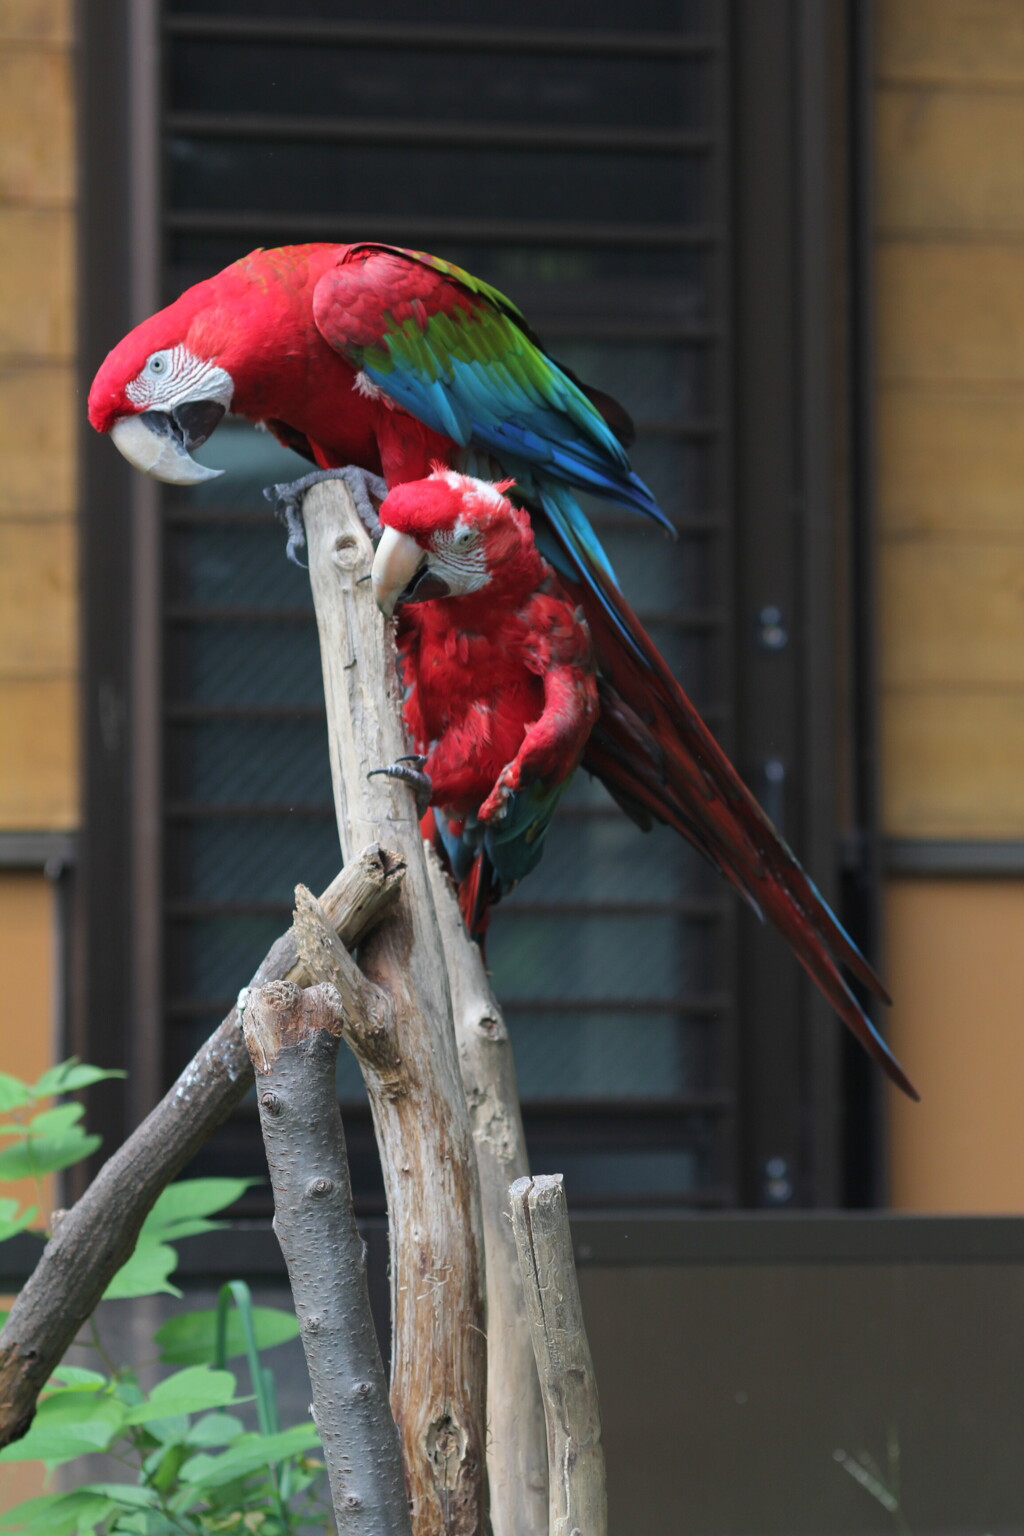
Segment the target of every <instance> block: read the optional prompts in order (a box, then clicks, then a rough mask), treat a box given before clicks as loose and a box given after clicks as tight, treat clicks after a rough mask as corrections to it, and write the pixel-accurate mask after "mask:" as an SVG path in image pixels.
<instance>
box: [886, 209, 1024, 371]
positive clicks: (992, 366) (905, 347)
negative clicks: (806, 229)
mask: <svg viewBox="0 0 1024 1536" xmlns="http://www.w3.org/2000/svg"><path fill="white" fill-rule="evenodd" d="M875 291H876V293H877V303H876V307H877V311H878V321H877V334H878V346H877V351H878V376H879V378H880V380H881V382H882V383H883V384H893V383H897V382H900V383H907V382H909V381H911V380H915V381H917V382H919V383H922V384H929V385H948V384H950V383H952V382H954V381H957V382H960V383H963V384H970V385H974V386H977V385H985V386H987V385H991V384H1000V385H1003V386H1007V385H1008V386H1011V387H1015V388H1018V389H1019V388H1020V386H1021V384H1024V245H1022V244H1021V242H1020V241H1019V240H1010V239H1007V240H1003V241H999V240H997V239H993V240H991V241H989V240H985V241H982V240H977V241H973V240H970V241H961V242H957V243H955V244H954V243H950V244H948V245H947V244H940V243H938V242H936V241H932V240H909V239H902V240H899V239H897V240H881V241H879V242H878V243H877V245H876V256H875ZM939 316H941V317H942V318H941V321H940V320H939V318H938V317H939Z"/></svg>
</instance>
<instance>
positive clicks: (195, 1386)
mask: <svg viewBox="0 0 1024 1536" xmlns="http://www.w3.org/2000/svg"><path fill="white" fill-rule="evenodd" d="M234 1396H235V1378H234V1376H233V1375H232V1374H231V1372H230V1371H211V1370H210V1368H209V1366H207V1365H190V1366H189V1367H188V1368H187V1369H186V1370H184V1371H175V1373H174V1375H173V1376H168V1377H167V1380H166V1381H161V1382H160V1383H159V1385H157V1386H155V1387H154V1388H153V1390H152V1392H151V1393H150V1394H149V1400H148V1402H144V1403H140V1404H139V1405H138V1407H137V1408H131V1409H129V1411H128V1415H127V1418H126V1420H125V1422H126V1423H127V1424H145V1423H146V1422H147V1420H149V1419H167V1418H171V1417H172V1416H173V1415H175V1414H179V1413H202V1412H203V1411H204V1410H205V1409H207V1408H222V1407H223V1406H224V1404H225V1403H230V1402H231V1401H232V1400H233V1399H234Z"/></svg>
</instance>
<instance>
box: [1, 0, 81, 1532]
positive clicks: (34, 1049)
mask: <svg viewBox="0 0 1024 1536" xmlns="http://www.w3.org/2000/svg"><path fill="white" fill-rule="evenodd" d="M71 41H72V40H71V0H0V722H2V725H0V842H2V835H3V834H4V833H10V832H23V831H32V832H50V831H63V830H67V829H71V828H73V827H74V826H75V823H76V819H77V815H78V810H77V785H76V754H77V741H76V725H75V688H76V676H75V668H76V658H75V624H76V612H75V541H74V531H75V525H74V514H75V490H74V486H75V464H74V454H75V424H74V423H75V411H76V403H75V383H74V376H73V349H74V308H73V305H74V285H73V262H74V216H75V215H74V196H75V188H74V140H73V99H72V46H71ZM54 971H55V931H54V900H53V892H52V890H51V888H50V884H49V881H48V880H47V879H46V877H45V876H44V875H43V873H42V871H41V870H31V869H16V870H15V869H9V868H6V869H5V868H3V867H0V974H2V975H3V976H4V978H5V982H4V989H3V994H2V999H0V1070H2V1071H5V1072H13V1073H15V1074H16V1075H17V1076H19V1077H26V1078H29V1079H32V1078H35V1077H38V1076H39V1074H40V1073H41V1072H43V1071H44V1070H45V1068H46V1067H47V1066H48V1065H49V1064H50V1063H51V1062H52V1061H53V1059H54V1048H55V1038H54V1027H53V1026H54V1012H55V1007H56V998H55V986H54V980H55V977H54ZM3 1192H4V1194H5V1195H7V1194H14V1195H19V1196H20V1197H21V1198H22V1199H24V1200H26V1201H31V1202H33V1203H34V1202H35V1190H34V1189H32V1188H25V1189H21V1188H19V1187H16V1186H5V1187H4V1191H3ZM51 1203H52V1197H51ZM42 1472H43V1469H42V1465H41V1464H36V1463H25V1464H12V1465H9V1466H4V1467H0V1509H9V1508H10V1507H11V1506H12V1505H13V1504H14V1503H16V1502H17V1501H18V1500H19V1499H22V1498H29V1497H31V1496H32V1495H33V1494H35V1493H38V1492H39V1491H40V1490H41V1487H42Z"/></svg>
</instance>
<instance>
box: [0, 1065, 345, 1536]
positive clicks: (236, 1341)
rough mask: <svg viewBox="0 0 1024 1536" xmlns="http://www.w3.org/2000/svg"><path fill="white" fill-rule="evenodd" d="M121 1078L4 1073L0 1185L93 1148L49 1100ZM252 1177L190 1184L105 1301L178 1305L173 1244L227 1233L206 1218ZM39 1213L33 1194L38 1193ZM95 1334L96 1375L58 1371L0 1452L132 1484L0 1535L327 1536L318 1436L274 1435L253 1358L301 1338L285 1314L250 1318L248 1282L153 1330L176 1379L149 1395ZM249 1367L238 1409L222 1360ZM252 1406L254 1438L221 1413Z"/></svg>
mask: <svg viewBox="0 0 1024 1536" xmlns="http://www.w3.org/2000/svg"><path fill="white" fill-rule="evenodd" d="M121 1075H123V1074H119V1073H112V1072H104V1071H101V1070H100V1069H99V1068H96V1067H89V1066H84V1065H82V1064H81V1063H79V1062H77V1061H75V1060H73V1059H72V1060H71V1061H68V1062H64V1063H63V1064H62V1065H61V1066H59V1067H54V1068H52V1069H51V1070H50V1071H49V1072H46V1073H44V1074H43V1076H42V1077H41V1078H40V1079H39V1081H38V1082H36V1083H34V1084H31V1085H29V1084H26V1083H22V1082H20V1081H19V1079H17V1078H14V1077H10V1076H9V1075H7V1074H2V1073H0V1136H4V1137H9V1138H11V1142H10V1145H9V1146H7V1147H5V1148H4V1149H3V1150H2V1151H0V1181H2V1180H5V1179H13V1178H21V1177H23V1176H24V1175H25V1174H26V1173H27V1174H30V1175H31V1176H33V1177H34V1178H35V1179H36V1181H37V1184H39V1181H41V1179H42V1177H43V1175H44V1174H46V1173H49V1172H55V1171H58V1170H59V1169H62V1168H67V1167H70V1166H71V1164H72V1163H74V1162H77V1161H79V1160H80V1159H81V1158H83V1157H86V1156H88V1154H89V1153H90V1152H92V1151H93V1150H94V1149H95V1147H96V1146H98V1145H99V1137H97V1136H90V1135H87V1134H86V1132H85V1130H84V1129H83V1127H82V1126H81V1125H80V1123H79V1122H80V1120H81V1117H82V1108H81V1105H79V1104H76V1103H66V1102H65V1103H59V1104H56V1105H54V1106H53V1107H52V1108H48V1109H38V1107H37V1106H38V1104H39V1101H40V1100H41V1099H46V1098H52V1097H54V1096H59V1095H61V1094H65V1093H69V1092H72V1091H74V1090H75V1089H78V1088H84V1087H86V1086H88V1085H89V1084H90V1083H94V1082H99V1081H100V1080H101V1079H102V1078H104V1077H113V1076H121ZM252 1182H253V1181H252V1180H249V1179H186V1180H182V1181H180V1182H179V1183H177V1184H172V1185H170V1186H169V1187H168V1188H167V1189H165V1190H164V1192H163V1194H162V1195H161V1196H160V1198H159V1199H158V1200H157V1202H156V1204H155V1205H154V1207H153V1209H152V1211H151V1212H150V1213H149V1216H148V1217H147V1219H146V1221H145V1224H144V1225H143V1228H142V1232H141V1234H140V1236H139V1241H138V1244H137V1246H136V1249H135V1252H134V1253H133V1255H132V1257H131V1258H130V1259H129V1260H128V1262H127V1263H126V1264H125V1265H124V1266H123V1267H122V1268H121V1269H120V1270H119V1271H118V1273H117V1274H116V1275H115V1276H114V1278H113V1280H112V1281H111V1282H110V1285H109V1286H108V1287H107V1290H106V1292H105V1299H107V1300H118V1299H123V1298H126V1297H138V1296H148V1295H154V1294H157V1293H160V1292H164V1293H169V1294H171V1295H174V1296H180V1295H181V1292H180V1291H179V1290H178V1289H177V1288H176V1287H175V1286H174V1285H173V1284H172V1283H171V1281H170V1276H171V1274H172V1273H173V1271H174V1268H175V1265H176V1264H177V1253H176V1252H175V1249H174V1248H173V1247H172V1246H171V1245H172V1243H173V1242H174V1241H175V1240H176V1239H178V1238H181V1237H187V1236H191V1235H193V1234H195V1233H202V1232H208V1231H211V1230H213V1229H214V1228H216V1227H218V1226H221V1225H222V1223H220V1222H216V1221H214V1220H212V1219H211V1218H212V1216H213V1215H214V1213H215V1212H217V1211H221V1210H223V1209H224V1208H225V1207H226V1206H229V1205H231V1204H232V1203H233V1202H234V1201H235V1200H237V1199H238V1197H239V1196H240V1195H241V1194H242V1193H243V1192H244V1190H245V1189H247V1188H248V1187H249V1185H250V1184H251V1183H252ZM40 1203H41V1184H40ZM36 1214H37V1207H35V1206H30V1207H28V1208H27V1209H25V1210H19V1209H18V1202H17V1201H16V1200H13V1199H0V1239H2V1238H5V1237H10V1236H12V1235H13V1234H14V1233H15V1232H19V1231H22V1230H23V1229H24V1228H25V1227H27V1226H29V1225H30V1224H31V1223H32V1221H33V1220H34V1219H35V1217H36ZM89 1327H90V1336H89V1338H88V1339H84V1340H79V1341H78V1342H79V1343H80V1344H86V1345H88V1346H89V1347H91V1348H93V1349H94V1350H95V1351H96V1353H97V1356H98V1359H99V1363H100V1364H101V1365H102V1366H103V1367H104V1368H103V1369H102V1370H93V1369H86V1368H84V1367H82V1366H73V1365H61V1366H60V1368H59V1369H58V1370H56V1371H55V1372H54V1373H53V1375H52V1376H51V1378H50V1381H49V1382H48V1383H47V1386H46V1389H45V1391H44V1393H43V1394H42V1396H41V1398H40V1402H39V1407H38V1411H37V1413H36V1417H35V1419H34V1421H33V1423H32V1426H31V1428H30V1429H29V1431H28V1433H27V1434H26V1435H25V1436H24V1437H23V1439H21V1440H18V1441H16V1442H15V1443H14V1444H13V1445H9V1446H7V1447H6V1448H5V1449H4V1450H3V1451H0V1462H11V1461H36V1460H39V1461H43V1462H45V1463H46V1465H47V1468H48V1469H49V1470H52V1469H53V1468H54V1467H58V1466H64V1465H66V1464H67V1463H69V1462H73V1461H74V1460H75V1459H76V1458H78V1457H80V1456H83V1455H88V1454H95V1453H96V1452H104V1453H106V1454H107V1455H109V1456H111V1457H113V1458H114V1459H115V1460H117V1461H119V1462H121V1463H122V1464H123V1465H124V1466H125V1468H126V1471H127V1472H128V1473H129V1474H130V1478H131V1480H130V1481H123V1482H90V1483H85V1484H83V1486H81V1487H79V1488H75V1489H74V1490H72V1491H70V1492H67V1493H46V1494H42V1495H41V1496H40V1497H39V1498H35V1499H29V1500H27V1501H26V1502H24V1503H21V1504H19V1505H17V1506H16V1507H15V1508H14V1509H11V1510H9V1511H8V1512H7V1513H6V1515H4V1516H3V1518H2V1520H0V1530H3V1531H9V1530H14V1529H17V1530H18V1531H20V1532H21V1533H22V1536H82V1533H86V1532H93V1533H95V1536H115V1533H117V1536H208V1533H209V1536H221V1533H232V1536H247V1533H258V1536H299V1533H301V1532H312V1531H317V1530H318V1531H330V1530H332V1529H333V1525H332V1523H331V1520H330V1512H329V1508H328V1506H327V1505H326V1504H324V1502H323V1499H322V1491H323V1487H324V1481H325V1479H324V1468H323V1464H322V1463H321V1462H320V1461H319V1460H318V1459H317V1458H316V1457H315V1455H314V1454H312V1453H314V1452H315V1448H316V1447H317V1446H318V1445H319V1437H318V1435H317V1432H316V1428H315V1426H314V1425H313V1424H310V1423H306V1424H298V1425H294V1426H292V1427H291V1428H288V1429H282V1428H281V1425H280V1420H279V1417H278V1410H277V1398H276V1389H275V1382H274V1375H273V1372H272V1371H271V1370H269V1369H268V1368H267V1367H266V1366H265V1365H264V1364H263V1362H262V1359H261V1355H260V1351H261V1350H265V1349H269V1348H271V1347H272V1346H273V1345H275V1344H281V1343H284V1342H285V1341H286V1340H288V1339H291V1338H294V1337H295V1335H296V1334H297V1333H298V1323H297V1322H296V1319H295V1317H294V1315H293V1314H292V1313H290V1312H284V1311H281V1310H279V1309H277V1308H273V1307H254V1306H253V1304H252V1297H251V1295H250V1293H249V1288H248V1286H247V1285H246V1284H245V1282H244V1281H242V1280H234V1281H230V1282H229V1283H228V1284H227V1285H225V1286H223V1287H222V1288H221V1292H220V1295H219V1298H218V1304H217V1307H216V1308H214V1309H207V1310H195V1309H193V1310H187V1311H182V1312H181V1313H179V1314H177V1315H176V1316H174V1317H172V1318H170V1319H169V1320H168V1321H167V1322H165V1323H164V1324H163V1326H162V1327H161V1328H160V1329H158V1330H157V1333H156V1336H155V1342H156V1344H157V1347H158V1349H159V1360H160V1361H161V1362H162V1363H163V1364H165V1365H169V1366H173V1367H176V1369H174V1370H172V1372H171V1374H170V1375H168V1376H165V1377H164V1379H163V1380H161V1381H160V1382H159V1383H158V1384H157V1385H156V1386H155V1387H153V1388H152V1390H151V1391H149V1392H146V1391H144V1390H143V1389H142V1387H141V1386H140V1384H139V1379H138V1374H137V1372H136V1371H135V1370H134V1369H133V1368H131V1367H129V1366H121V1365H117V1364H116V1363H115V1362H114V1361H113V1360H112V1359H111V1358H110V1356H109V1354H108V1353H107V1350H106V1349H105V1347H104V1345H103V1341H102V1339H101V1338H100V1335H99V1331H98V1329H97V1326H96V1322H95V1319H94V1318H93V1319H90V1324H89ZM237 1356H245V1358H246V1361H247V1364H248V1369H249V1376H250V1380H251V1383H252V1397H239V1396H238V1387H237V1383H236V1379H235V1375H234V1373H233V1372H232V1371H230V1370H228V1369H226V1365H227V1361H228V1360H231V1359H234V1358H236V1357H237ZM253 1398H254V1399H255V1404H256V1417H257V1424H258V1428H257V1429H256V1430H255V1431H253V1430H250V1429H247V1428H246V1425H245V1423H244V1421H243V1420H242V1419H241V1418H240V1417H239V1416H238V1415H237V1414H235V1413H231V1412H229V1411H228V1410H229V1409H231V1408H234V1407H237V1406H239V1405H240V1404H242V1403H245V1402H249V1401H252V1400H253Z"/></svg>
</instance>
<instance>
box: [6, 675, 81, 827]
mask: <svg viewBox="0 0 1024 1536" xmlns="http://www.w3.org/2000/svg"><path fill="white" fill-rule="evenodd" d="M75 716H76V699H75V684H74V682H73V681H72V680H71V679H70V678H49V679H40V680H37V681H21V680H18V679H11V678H0V721H2V722H3V725H2V729H0V828H3V829H5V830H10V829H17V828H26V829H28V828H44V829H45V828H58V829H62V828H65V827H73V826H74V825H75V822H76V819H77V814H78V804H77V793H76V787H75V786H76V767H77V762H76V758H77V737H76V734H75V725H76V720H75Z"/></svg>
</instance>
